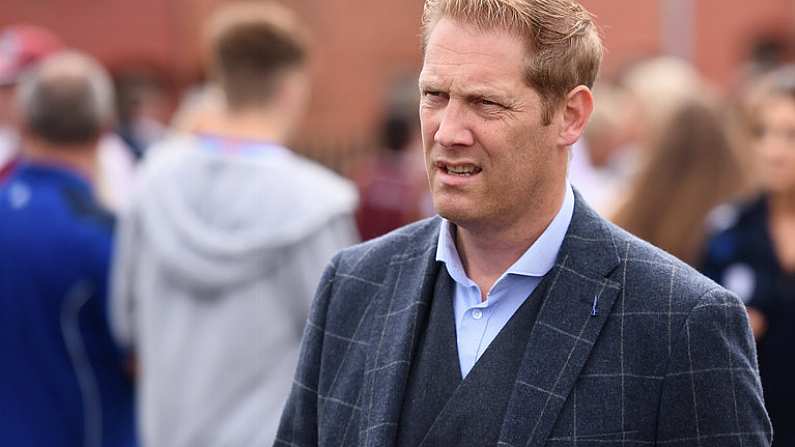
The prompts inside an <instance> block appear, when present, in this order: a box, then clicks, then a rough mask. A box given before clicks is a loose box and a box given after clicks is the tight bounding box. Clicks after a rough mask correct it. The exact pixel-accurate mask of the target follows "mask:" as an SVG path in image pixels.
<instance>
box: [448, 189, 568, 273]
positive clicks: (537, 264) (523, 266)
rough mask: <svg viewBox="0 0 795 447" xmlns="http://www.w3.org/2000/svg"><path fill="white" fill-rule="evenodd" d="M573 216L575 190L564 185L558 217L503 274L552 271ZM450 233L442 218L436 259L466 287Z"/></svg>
mask: <svg viewBox="0 0 795 447" xmlns="http://www.w3.org/2000/svg"><path fill="white" fill-rule="evenodd" d="M573 215H574V191H573V190H572V188H571V185H570V184H569V183H566V192H565V194H564V197H563V204H562V205H561V207H560V210H558V214H557V215H555V218H554V219H552V222H551V223H550V224H549V226H548V227H547V228H546V230H544V232H543V233H541V236H540V237H539V238H538V239H536V241H535V242H534V243H533V245H531V246H530V248H528V249H527V251H526V252H524V254H523V255H522V256H521V257H520V258H519V259H518V260H517V261H516V262H515V263H514V264H513V265H512V266H511V267H509V268H508V270H507V271H506V272H505V274H515V275H522V276H535V277H542V276H544V275H546V274H547V273H548V272H549V271H550V270H552V267H553V266H554V265H555V259H557V257H558V252H559V251H560V247H561V246H562V245H563V239H564V238H565V237H566V232H567V231H568V229H569V224H571V219H572V216H573ZM452 230H453V224H452V223H450V221H448V220H447V219H442V224H441V228H440V230H439V242H438V243H437V245H436V260H437V261H441V262H444V263H445V265H446V266H447V271H448V273H449V274H450V276H451V277H452V278H453V280H455V281H456V282H458V283H460V284H466V285H468V284H473V282H472V280H471V279H469V277H468V276H467V275H466V272H465V271H464V267H463V264H462V263H461V258H460V256H459V255H458V250H457V249H456V246H455V241H454V240H453V231H452ZM503 276H505V275H503Z"/></svg>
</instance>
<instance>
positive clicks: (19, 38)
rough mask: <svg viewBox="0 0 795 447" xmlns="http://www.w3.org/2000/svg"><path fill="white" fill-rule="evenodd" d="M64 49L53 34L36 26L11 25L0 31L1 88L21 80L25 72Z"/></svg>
mask: <svg viewBox="0 0 795 447" xmlns="http://www.w3.org/2000/svg"><path fill="white" fill-rule="evenodd" d="M62 49H64V45H63V43H62V42H61V40H60V39H59V38H58V37H56V36H55V34H53V33H52V32H50V31H48V30H46V29H44V28H41V27H38V26H34V25H11V26H9V27H7V28H5V29H3V30H2V31H0V86H3V85H11V84H14V83H16V82H17V81H18V80H19V77H20V75H22V73H23V72H25V70H27V69H29V68H32V67H33V65H35V64H36V63H37V62H39V61H40V60H42V59H44V58H45V57H46V56H49V55H50V54H53V53H55V52H58V51H60V50H62Z"/></svg>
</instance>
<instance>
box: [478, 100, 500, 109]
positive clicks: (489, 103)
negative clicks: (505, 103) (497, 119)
mask: <svg viewBox="0 0 795 447" xmlns="http://www.w3.org/2000/svg"><path fill="white" fill-rule="evenodd" d="M478 103H479V104H480V105H482V106H486V107H502V104H500V103H498V102H494V101H490V100H488V99H480V100H479V101H478Z"/></svg>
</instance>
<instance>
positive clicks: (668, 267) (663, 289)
mask: <svg viewBox="0 0 795 447" xmlns="http://www.w3.org/2000/svg"><path fill="white" fill-rule="evenodd" d="M607 225H608V228H609V230H608V231H610V232H611V234H612V236H613V239H614V241H615V243H616V247H617V249H618V253H619V258H620V260H621V264H620V266H619V269H618V270H619V271H618V272H617V274H619V275H620V278H621V280H622V281H623V282H624V284H623V287H624V288H625V289H626V290H628V291H630V292H631V293H632V294H635V295H644V299H648V300H652V299H654V298H655V297H664V298H666V300H665V301H666V303H668V304H667V305H673V304H674V303H673V302H674V301H677V300H684V301H683V302H681V303H680V304H683V305H685V306H688V307H689V306H692V305H694V303H695V301H696V300H697V298H698V297H701V296H703V295H704V294H707V293H709V292H710V291H712V290H715V289H721V290H722V288H721V287H720V286H719V285H718V284H716V283H715V282H714V281H712V280H711V279H709V278H707V277H706V276H704V275H702V274H701V273H699V272H698V271H697V270H696V269H695V268H693V267H692V266H690V265H688V264H687V263H685V262H684V261H682V260H680V259H678V258H677V257H675V256H674V255H672V254H670V253H668V252H666V251H665V250H663V249H661V248H659V247H656V246H654V245H652V244H650V243H649V242H646V241H644V240H642V239H640V238H638V237H636V236H634V235H632V234H630V233H629V232H627V231H625V230H624V229H622V228H620V227H618V226H616V225H614V224H612V223H608V224H607Z"/></svg>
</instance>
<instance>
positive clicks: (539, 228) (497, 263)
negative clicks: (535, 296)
mask: <svg viewBox="0 0 795 447" xmlns="http://www.w3.org/2000/svg"><path fill="white" fill-rule="evenodd" d="M566 188H568V186H566ZM564 199H565V189H564V190H563V193H562V194H561V195H560V197H559V199H558V200H552V201H550V203H549V204H547V205H546V206H543V205H542V206H539V207H538V211H537V212H536V213H533V214H534V215H535V217H534V218H532V219H531V218H527V219H522V220H521V221H518V222H513V223H512V224H511V225H509V226H508V227H506V228H504V229H500V228H496V227H494V226H492V227H490V228H488V227H487V228H482V227H477V228H472V227H469V228H466V227H463V226H457V227H456V234H455V244H456V249H457V251H458V255H459V257H460V258H461V263H462V264H463V266H464V270H465V271H466V274H467V276H468V277H469V278H470V279H472V281H474V282H475V283H476V284H477V285H478V287H480V291H481V299H482V300H484V301H485V300H486V297H487V296H488V293H489V291H490V290H491V288H492V287H493V286H494V283H496V282H497V280H498V279H499V278H500V276H502V274H503V273H505V271H506V270H508V268H510V267H511V266H512V265H513V264H514V263H515V262H516V261H518V260H519V258H521V257H522V255H523V254H524V253H525V252H526V251H527V250H528V249H529V248H530V247H531V246H532V245H533V244H534V243H535V242H536V241H537V240H538V238H539V237H541V235H542V234H543V233H544V231H545V230H546V229H547V228H548V227H549V225H550V224H551V223H552V221H553V220H554V219H555V216H556V215H557V214H558V212H559V211H560V209H561V207H562V206H563V201H564Z"/></svg>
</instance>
